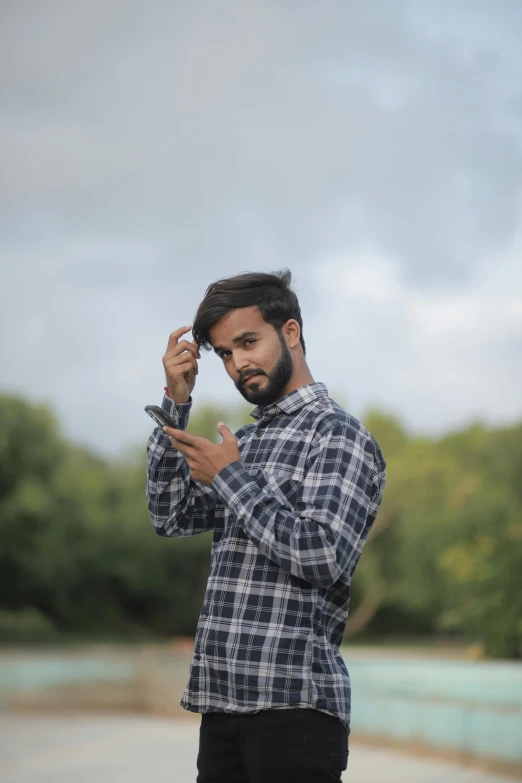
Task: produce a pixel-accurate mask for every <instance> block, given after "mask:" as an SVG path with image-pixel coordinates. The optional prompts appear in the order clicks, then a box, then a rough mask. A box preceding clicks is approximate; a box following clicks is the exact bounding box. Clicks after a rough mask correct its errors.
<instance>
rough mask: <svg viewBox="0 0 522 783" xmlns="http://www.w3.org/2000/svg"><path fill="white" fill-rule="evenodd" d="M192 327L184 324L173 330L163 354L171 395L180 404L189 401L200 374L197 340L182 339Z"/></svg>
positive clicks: (199, 355)
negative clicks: (197, 376)
mask: <svg viewBox="0 0 522 783" xmlns="http://www.w3.org/2000/svg"><path fill="white" fill-rule="evenodd" d="M191 329H192V326H182V327H181V328H180V329H176V331H175V332H172V334H171V335H170V337H169V342H168V345H167V350H166V352H165V355H164V356H163V367H164V368H165V376H166V379H167V387H168V390H169V397H170V398H171V400H173V401H174V402H175V403H177V404H178V405H183V404H184V403H186V402H188V400H189V397H190V395H191V394H192V390H193V389H194V386H195V383H196V375H197V374H198V362H197V360H198V359H201V354H200V352H199V346H198V344H197V343H196V341H195V340H192V342H189V341H188V340H181V337H182V336H183V335H184V334H186V333H187V332H190V330H191ZM180 340H181V342H180Z"/></svg>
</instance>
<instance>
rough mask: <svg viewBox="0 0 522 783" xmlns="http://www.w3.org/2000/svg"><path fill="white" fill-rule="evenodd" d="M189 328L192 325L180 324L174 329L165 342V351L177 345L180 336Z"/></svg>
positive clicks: (188, 330)
mask: <svg viewBox="0 0 522 783" xmlns="http://www.w3.org/2000/svg"><path fill="white" fill-rule="evenodd" d="M191 329H192V326H181V327H180V328H179V329H176V331H175V332H172V333H171V335H170V337H169V341H168V343H167V351H170V349H171V348H173V347H174V346H175V345H177V344H178V341H179V339H180V337H182V336H183V335H184V334H186V333H187V332H190V330H191Z"/></svg>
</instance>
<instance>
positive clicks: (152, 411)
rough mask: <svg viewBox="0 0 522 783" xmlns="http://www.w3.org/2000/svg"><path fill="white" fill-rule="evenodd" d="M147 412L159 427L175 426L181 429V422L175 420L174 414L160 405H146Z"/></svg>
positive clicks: (176, 428)
mask: <svg viewBox="0 0 522 783" xmlns="http://www.w3.org/2000/svg"><path fill="white" fill-rule="evenodd" d="M145 413H148V414H149V416H150V417H151V419H154V421H155V422H156V424H157V425H158V426H159V427H174V429H175V430H179V422H178V421H174V419H173V418H172V416H170V414H168V413H167V411H164V410H163V408H160V407H159V405H145Z"/></svg>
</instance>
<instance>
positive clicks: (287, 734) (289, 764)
mask: <svg viewBox="0 0 522 783" xmlns="http://www.w3.org/2000/svg"><path fill="white" fill-rule="evenodd" d="M347 765H348V732H347V731H346V729H345V727H344V726H343V724H342V723H341V721H340V720H338V718H334V717H333V716H332V715H327V714H326V713H325V712H319V711H318V710H312V709H301V708H297V709H295V708H292V709H285V710H262V711H261V712H255V713H250V714H236V715H231V714H229V713H224V712H209V713H205V714H203V715H202V716H201V727H200V732H199V754H198V777H197V783H338V781H340V780H341V774H342V771H343V770H345V769H346V767H347Z"/></svg>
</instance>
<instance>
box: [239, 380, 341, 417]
mask: <svg viewBox="0 0 522 783" xmlns="http://www.w3.org/2000/svg"><path fill="white" fill-rule="evenodd" d="M319 397H328V389H327V388H326V386H325V385H324V383H320V382H317V383H309V384H307V385H306V386H300V387H299V388H298V389H294V391H292V392H290V394H286V395H285V396H284V397H281V399H280V400H277V402H274V403H272V404H271V405H266V406H265V407H262V406H261V405H258V406H257V408H254V410H253V411H252V413H251V414H250V415H251V416H252V418H254V419H256V420H258V419H269V418H272V416H277V414H278V413H295V411H298V410H299V408H302V407H303V406H304V405H308V404H309V403H310V402H313V401H314V400H316V399H318V398H319Z"/></svg>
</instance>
